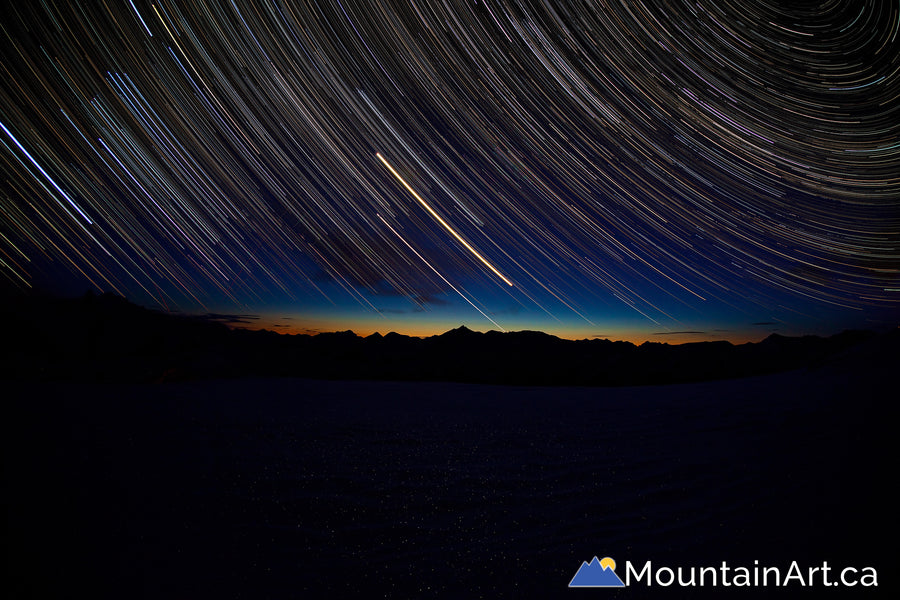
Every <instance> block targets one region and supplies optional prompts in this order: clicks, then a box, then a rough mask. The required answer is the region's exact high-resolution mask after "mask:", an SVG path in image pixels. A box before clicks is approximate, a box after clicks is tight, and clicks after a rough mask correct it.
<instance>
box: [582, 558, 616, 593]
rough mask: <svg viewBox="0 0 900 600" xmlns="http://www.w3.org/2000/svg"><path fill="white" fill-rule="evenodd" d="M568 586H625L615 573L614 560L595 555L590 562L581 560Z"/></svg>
mask: <svg viewBox="0 0 900 600" xmlns="http://www.w3.org/2000/svg"><path fill="white" fill-rule="evenodd" d="M569 587H570V588H571V587H625V583H623V582H622V580H621V579H619V576H618V575H616V561H614V560H613V559H611V558H610V557H608V556H607V557H606V558H604V559H603V560H600V559H598V558H597V557H596V556H595V557H594V560H592V561H591V562H589V563H588V562H582V563H581V567H579V569H578V572H577V573H575V577H573V578H572V581H570V582H569Z"/></svg>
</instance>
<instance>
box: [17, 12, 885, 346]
mask: <svg viewBox="0 0 900 600" xmlns="http://www.w3.org/2000/svg"><path fill="white" fill-rule="evenodd" d="M5 4H7V5H8V6H6V8H5V9H4V11H3V12H4V15H5V16H4V18H3V21H2V23H0V29H2V36H0V49H2V50H0V51H2V64H0V68H2V69H3V72H2V74H0V125H2V131H0V144H2V147H0V208H2V210H0V233H2V237H0V273H2V279H3V281H4V283H3V285H4V286H6V287H7V288H9V289H20V290H28V289H41V290H45V291H50V292H52V293H56V294H67V295H80V294H83V293H84V292H85V291H86V290H88V289H93V290H95V291H96V292H100V291H112V292H115V293H118V294H121V295H124V296H125V297H127V298H129V299H130V300H132V301H134V302H137V303H139V304H142V305H144V306H148V307H153V308H162V309H165V310H170V311H177V312H185V313H201V314H202V313H216V314H220V315H232V318H231V320H240V321H244V322H245V323H246V324H249V325H250V326H254V327H267V328H272V329H275V330H277V331H284V332H310V331H333V330H345V329H353V330H354V331H356V332H357V333H360V334H368V333H371V332H373V331H380V332H382V333H386V332H388V331H392V330H393V331H398V332H401V333H407V334H412V335H430V334H434V333H440V332H442V331H445V330H447V329H450V328H452V327H456V326H458V325H460V324H465V325H467V326H468V327H470V328H472V329H476V330H482V331H484V330H489V329H498V330H520V329H540V330H544V331H547V332H550V333H554V334H557V335H560V336H564V337H578V338H589V337H595V336H598V337H608V338H611V339H628V340H633V341H638V340H648V339H649V340H655V341H666V342H683V341H691V340H701V339H729V340H732V341H746V340H759V339H762V338H764V337H765V336H766V335H768V334H769V333H770V332H772V331H778V332H780V333H785V334H800V333H818V334H830V333H835V332H838V331H841V330H842V329H846V328H879V327H880V328H883V327H890V326H896V325H897V323H898V322H900V279H898V269H900V4H898V2H897V1H896V0H891V1H874V0H873V1H867V2H859V1H842V2H839V1H837V0H822V1H818V2H790V3H786V2H782V1H775V0H772V1H770V2H739V1H734V0H697V1H693V2H679V1H656V2H640V1H638V0H628V1H612V0H608V1H606V2H563V1H556V2H539V1H533V2H507V1H497V0H489V1H482V0H477V1H476V0H465V1H462V0H460V1H457V0H428V1H427V2H395V1H386V2H363V1H362V0H359V1H357V0H354V1H352V2H351V1H350V0H341V1H338V0H317V1H309V0H307V1H301V0H292V1H289V2H285V1H277V2H244V1H235V0H232V1H224V0H223V1H218V2H211V3H208V4H203V3H200V2H173V1H172V0H157V1H156V2H153V3H150V2H144V1H142V0H122V1H118V0H110V1H107V2H99V1H97V2H95V1H80V2H79V1H71V2H55V1H54V0H43V1H41V2H37V1H34V2H15V3H11V2H7V3H5ZM9 5H13V6H9ZM238 316H240V318H239V319H238V318H237V317H238Z"/></svg>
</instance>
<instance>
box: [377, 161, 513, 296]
mask: <svg viewBox="0 0 900 600" xmlns="http://www.w3.org/2000/svg"><path fill="white" fill-rule="evenodd" d="M375 156H377V157H378V160H380V161H381V162H382V163H383V164H384V166H386V167H387V168H388V169H389V170H390V172H391V173H393V175H394V177H396V178H397V179H398V180H399V181H400V183H402V184H403V187H405V188H406V189H407V190H409V193H410V194H412V195H413V197H414V198H415V199H416V200H418V201H419V204H421V205H422V206H424V207H425V210H427V211H428V212H429V213H430V214H431V216H432V217H434V218H435V219H436V220H437V222H438V223H440V224H441V225H443V226H444V229H446V230H447V231H449V232H450V234H451V235H452V236H453V237H455V238H456V239H457V240H458V241H459V243H460V244H462V245H463V246H465V247H466V250H468V251H469V252H471V253H472V254H473V255H474V256H475V257H476V258H477V259H478V260H480V261H481V262H482V263H484V265H485V266H486V267H487V268H488V269H490V270H491V271H493V272H494V274H495V275H496V276H497V277H499V278H500V279H502V280H503V282H504V283H506V285H509V286H512V284H513V283H512V281H510V280H509V279H507V278H506V277H505V276H504V275H503V273H501V272H500V271H498V270H497V269H496V268H494V265H492V264H491V263H489V262H488V261H487V259H486V258H485V257H483V256H482V255H481V254H479V253H478V251H477V250H475V248H473V247H472V246H471V245H470V244H469V242H467V241H466V240H464V239H463V238H462V236H461V235H459V234H458V233H456V230H455V229H453V227H451V226H450V223H448V222H447V221H445V220H444V219H442V218H441V216H440V215H439V214H437V213H436V212H435V211H434V209H433V208H431V206H429V205H428V203H427V202H425V199H424V198H422V196H420V195H419V194H418V193H416V190H414V189H412V186H411V185H409V184H408V183H406V180H405V179H403V177H401V176H400V173H398V172H397V171H396V169H394V167H392V166H391V164H390V163H389V162H388V161H387V160H385V158H384V157H383V156H382V155H381V153H380V152H377V153H376V154H375Z"/></svg>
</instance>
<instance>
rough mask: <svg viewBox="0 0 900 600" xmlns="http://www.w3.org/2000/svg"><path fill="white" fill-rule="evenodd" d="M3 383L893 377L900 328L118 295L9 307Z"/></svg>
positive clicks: (612, 382)
mask: <svg viewBox="0 0 900 600" xmlns="http://www.w3.org/2000/svg"><path fill="white" fill-rule="evenodd" d="M6 304H7V306H6V307H5V308H6V309H7V314H8V315H11V317H13V318H10V319H9V321H10V323H9V324H8V325H7V328H8V329H7V331H6V334H5V335H4V338H5V344H4V348H5V353H6V357H5V359H4V360H3V363H2V365H0V377H2V378H4V379H34V380H83V381H143V382H154V381H155V382H162V381H172V380H184V379H195V378H223V377H225V378H227V377H243V376H287V377H305V378H319V379H380V380H398V381H455V382H470V383H489V384H505V385H587V386H622V385H656V384H671V383H686V382H696V381H705V380H713V379H725V378H735V377H747V376H753V375H762V374H766V373H774V372H779V371H786V370H794V369H832V370H841V369H856V370H858V369H866V368H882V369H887V368H894V366H895V365H896V364H898V362H897V359H898V358H900V330H898V329H893V330H891V331H889V332H887V333H882V334H877V333H874V332H871V331H845V332H843V333H839V334H837V335H833V336H831V337H827V338H822V337H818V336H804V337H785V336H782V335H778V334H772V335H770V336H769V337H768V338H766V339H765V340H763V341H762V342H759V343H748V344H740V345H734V344H731V343H729V342H726V341H716V342H697V343H689V344H680V345H676V346H670V345H668V344H665V343H659V342H645V343H643V344H641V345H640V346H636V345H634V344H632V343H630V342H612V341H609V340H599V339H592V340H577V341H574V340H564V339H561V338H558V337H555V336H552V335H549V334H546V333H543V332H539V331H519V332H510V333H500V332H497V331H490V332H487V333H479V332H475V331H472V330H470V329H468V328H467V327H465V326H460V327H458V328H456V329H451V330H450V331H447V332H445V333H443V334H441V335H436V336H432V337H429V338H416V337H409V336H405V335H401V334H398V333H394V332H391V333H388V334H386V335H383V336H382V335H380V334H373V335H370V336H368V337H365V338H364V337H360V336H358V335H357V334H355V333H353V332H352V331H342V332H334V333H322V334H318V335H316V336H309V335H281V334H277V333H274V332H271V331H265V330H262V331H250V330H243V329H229V328H228V327H227V326H225V325H224V324H222V323H220V322H217V321H216V320H215V319H209V318H203V317H180V316H174V315H169V314H165V313H160V312H156V311H151V310H148V309H145V308H142V307H139V306H136V305H134V304H132V303H130V302H128V301H127V300H125V299H124V298H121V297H119V296H115V295H113V294H103V295H99V296H97V295H92V294H89V295H86V296H84V297H82V298H78V299H59V298H50V297H40V296H34V297H28V298H20V299H18V300H14V301H12V302H10V301H7V302H6Z"/></svg>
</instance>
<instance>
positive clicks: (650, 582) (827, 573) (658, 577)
mask: <svg viewBox="0 0 900 600" xmlns="http://www.w3.org/2000/svg"><path fill="white" fill-rule="evenodd" d="M624 577H625V579H624V581H623V580H622V578H621V577H619V576H618V575H616V561H614V560H613V559H611V558H610V557H608V556H607V557H606V558H604V559H602V560H601V559H598V558H597V557H596V556H595V557H594V558H593V560H591V562H582V563H581V566H580V567H579V568H578V572H576V573H575V577H573V578H572V581H570V582H569V587H570V588H595V587H596V588H602V587H626V586H632V585H645V586H647V587H651V586H654V585H655V586H659V587H669V586H672V585H676V586H679V587H695V586H696V587H705V586H709V587H719V586H721V587H732V586H736V587H768V586H773V587H788V586H799V587H811V586H820V585H821V586H826V587H838V586H843V587H855V586H857V585H860V586H862V587H877V586H878V572H877V571H876V570H875V568H874V567H861V568H858V567H852V566H845V567H842V568H840V567H832V566H831V565H829V564H828V561H822V564H821V566H819V565H816V566H811V567H808V568H804V567H801V566H800V563H798V562H797V561H796V560H794V561H791V563H790V566H788V567H787V568H785V567H784V566H765V565H760V564H759V561H758V560H754V561H753V565H752V566H749V565H745V566H732V565H729V564H728V562H727V561H724V560H723V561H722V563H721V564H720V565H717V566H706V567H698V566H693V565H692V566H676V567H669V566H659V565H654V564H653V563H652V562H651V561H649V560H648V561H645V562H644V564H643V566H637V565H635V564H632V562H631V561H630V560H626V561H625V568H624Z"/></svg>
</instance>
